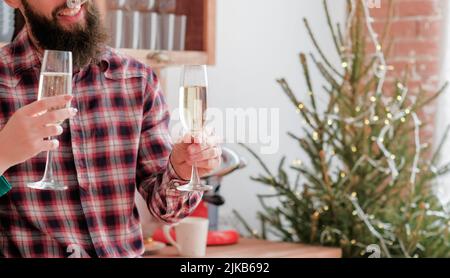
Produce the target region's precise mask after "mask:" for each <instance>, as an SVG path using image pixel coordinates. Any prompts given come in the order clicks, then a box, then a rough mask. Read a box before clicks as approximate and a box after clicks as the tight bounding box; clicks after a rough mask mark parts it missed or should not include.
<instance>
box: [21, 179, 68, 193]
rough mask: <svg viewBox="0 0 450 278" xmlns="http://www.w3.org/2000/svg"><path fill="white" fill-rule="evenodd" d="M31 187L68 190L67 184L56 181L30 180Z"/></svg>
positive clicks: (29, 185)
mask: <svg viewBox="0 0 450 278" xmlns="http://www.w3.org/2000/svg"><path fill="white" fill-rule="evenodd" d="M27 186H28V187H29V188H33V189H39V190H57V191H62V190H66V189H67V186H65V185H63V184H60V183H57V182H55V181H50V182H49V181H38V182H30V183H28V184H27Z"/></svg>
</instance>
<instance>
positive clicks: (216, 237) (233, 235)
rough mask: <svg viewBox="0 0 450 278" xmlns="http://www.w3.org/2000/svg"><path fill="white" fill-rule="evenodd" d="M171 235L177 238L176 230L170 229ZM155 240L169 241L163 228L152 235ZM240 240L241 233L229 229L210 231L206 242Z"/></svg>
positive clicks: (219, 243)
mask: <svg viewBox="0 0 450 278" xmlns="http://www.w3.org/2000/svg"><path fill="white" fill-rule="evenodd" d="M170 235H171V236H172V237H173V239H174V240H176V235H175V230H174V229H171V230H170ZM152 238H153V240H156V241H161V242H164V243H169V242H168V241H167V240H166V237H165V236H164V233H163V231H162V229H157V230H156V231H155V233H154V234H153V236H152ZM238 241H239V233H238V232H237V231H235V230H227V231H209V232H208V239H207V242H206V244H207V245H208V246H211V245H230V244H235V243H237V242H238Z"/></svg>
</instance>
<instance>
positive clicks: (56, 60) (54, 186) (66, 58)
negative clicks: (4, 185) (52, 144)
mask: <svg viewBox="0 0 450 278" xmlns="http://www.w3.org/2000/svg"><path fill="white" fill-rule="evenodd" d="M71 94H72V52H69V51H56V50H46V51H45V52H44V59H43V61H42V67H41V75H40V79H39V92H38V100H41V99H44V98H47V97H53V96H59V95H71ZM68 105H69V104H68ZM68 105H67V106H68ZM63 108H65V106H63V107H53V108H52V109H50V111H52V110H58V109H63ZM54 124H55V125H60V124H62V122H57V123H54ZM48 140H51V138H48ZM52 164H53V161H52V152H51V151H48V152H47V163H46V165H45V172H44V177H43V178H42V180H40V181H38V182H32V183H28V184H27V186H28V187H30V188H34V189H42V190H65V189H67V186H66V185H64V184H62V183H60V182H58V181H56V180H55V178H54V177H53V168H52Z"/></svg>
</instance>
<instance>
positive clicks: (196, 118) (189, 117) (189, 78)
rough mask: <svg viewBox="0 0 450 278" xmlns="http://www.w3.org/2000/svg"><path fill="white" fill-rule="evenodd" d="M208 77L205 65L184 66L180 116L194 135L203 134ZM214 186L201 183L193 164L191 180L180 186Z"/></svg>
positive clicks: (183, 188) (187, 188)
mask: <svg viewBox="0 0 450 278" xmlns="http://www.w3.org/2000/svg"><path fill="white" fill-rule="evenodd" d="M207 91H208V77H207V71H206V66H205V65H187V66H184V67H183V72H182V75H181V84H180V100H179V104H180V118H181V123H182V125H183V127H184V129H185V130H186V131H188V132H190V133H191V135H192V136H194V137H202V136H203V127H204V125H205V120H206V109H207ZM211 189H212V186H210V185H205V184H202V183H201V180H200V176H199V174H198V169H197V166H196V165H195V163H194V165H193V166H192V174H191V180H190V182H189V183H188V184H186V185H183V186H179V187H178V190H180V191H209V190H211Z"/></svg>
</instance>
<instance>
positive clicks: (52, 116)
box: [36, 108, 78, 125]
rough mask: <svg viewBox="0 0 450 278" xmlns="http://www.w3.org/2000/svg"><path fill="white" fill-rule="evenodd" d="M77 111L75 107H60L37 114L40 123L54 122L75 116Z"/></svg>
mask: <svg viewBox="0 0 450 278" xmlns="http://www.w3.org/2000/svg"><path fill="white" fill-rule="evenodd" d="M77 112H78V111H77V110H76V109H75V108H64V109H59V110H55V111H50V112H47V113H44V114H42V115H40V116H37V117H36V121H37V124H38V125H47V124H54V123H58V122H62V121H64V120H66V119H68V118H70V117H73V116H75V115H76V114H77Z"/></svg>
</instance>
